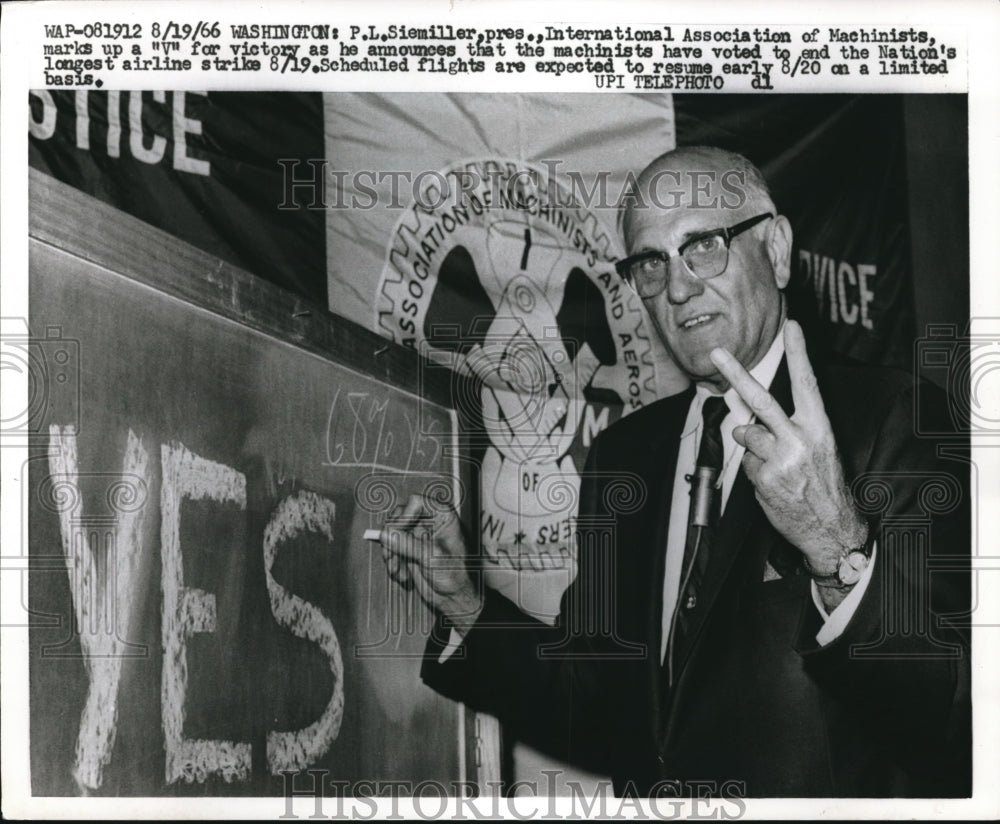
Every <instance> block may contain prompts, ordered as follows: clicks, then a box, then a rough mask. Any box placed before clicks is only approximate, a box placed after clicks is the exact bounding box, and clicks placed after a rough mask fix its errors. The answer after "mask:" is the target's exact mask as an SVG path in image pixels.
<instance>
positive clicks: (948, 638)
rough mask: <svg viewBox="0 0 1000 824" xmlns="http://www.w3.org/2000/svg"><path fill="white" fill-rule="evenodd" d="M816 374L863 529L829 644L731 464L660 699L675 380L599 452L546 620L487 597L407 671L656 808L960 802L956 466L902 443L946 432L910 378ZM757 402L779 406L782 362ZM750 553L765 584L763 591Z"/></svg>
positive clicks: (806, 591) (870, 372)
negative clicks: (775, 799)
mask: <svg viewBox="0 0 1000 824" xmlns="http://www.w3.org/2000/svg"><path fill="white" fill-rule="evenodd" d="M817 376H818V378H819V380H820V388H821V391H822V393H823V397H824V402H825V404H826V409H827V414H828V416H829V417H830V420H831V424H832V426H833V430H834V434H835V436H836V439H837V443H838V447H839V449H840V451H841V457H842V461H843V464H844V470H845V474H846V476H847V478H848V482H849V483H854V484H855V486H854V489H855V493H856V500H857V501H858V503H859V505H861V507H862V510H863V511H864V512H865V514H866V515H867V516H868V517H869V518H870V519H871V523H872V526H873V529H875V530H876V534H877V535H878V555H877V561H876V563H875V566H874V574H873V577H872V580H871V582H870V584H869V586H868V589H867V590H866V592H865V595H864V598H863V599H862V602H861V604H860V605H859V607H858V609H857V611H856V612H855V614H854V616H853V618H852V620H851V622H850V624H849V625H848V627H847V629H846V630H845V632H844V633H843V634H842V635H841V636H840V637H839V638H838V639H837V640H835V641H834V642H832V643H831V644H829V645H827V646H826V647H823V648H819V647H818V645H817V644H816V641H815V634H816V632H817V631H818V629H819V627H820V626H821V619H820V616H819V613H818V612H817V609H816V607H815V605H814V603H813V601H812V597H811V591H810V579H809V578H808V576H807V575H805V574H804V572H803V569H802V566H801V554H800V553H799V552H798V550H796V549H795V548H794V547H792V546H791V545H790V544H788V543H787V542H786V541H785V540H784V539H783V538H782V537H781V536H780V535H779V534H778V533H777V532H776V531H775V530H774V529H773V527H772V526H771V525H770V523H769V522H768V520H767V518H766V517H765V516H764V514H763V511H762V510H761V508H760V506H759V505H758V504H757V502H756V499H755V497H754V492H753V489H752V486H751V484H750V483H749V481H748V480H747V478H746V477H745V475H744V474H743V472H742V470H741V471H740V473H739V475H738V477H737V480H736V482H735V484H734V487H733V490H732V492H731V495H730V498H729V501H728V503H727V506H726V509H725V512H724V513H723V519H722V522H721V524H720V526H719V531H718V534H717V536H716V539H715V542H714V546H713V551H712V554H711V557H710V561H709V568H708V570H707V573H706V577H705V582H704V584H703V588H702V594H701V596H700V597H699V602H698V604H697V607H696V608H695V609H694V610H693V612H692V618H693V626H694V627H695V628H694V630H693V631H691V632H689V633H688V635H687V638H688V642H687V643H686V644H685V645H684V646H683V647H681V648H679V649H678V659H677V660H678V661H679V664H678V671H677V677H676V685H675V687H674V688H673V690H667V689H666V687H665V683H664V680H665V679H664V678H663V675H662V673H661V665H660V660H659V651H660V635H661V618H662V586H663V563H664V554H665V546H666V533H667V522H668V519H669V515H670V512H669V509H670V500H671V485H672V483H673V477H674V471H675V465H676V457H677V446H678V442H679V434H680V431H681V427H682V425H683V423H684V420H685V417H686V415H687V411H688V407H689V404H690V401H691V397H692V390H690V389H689V390H687V391H686V392H683V393H681V394H679V395H675V396H672V397H669V398H666V399H663V400H661V401H658V402H656V403H654V404H651V405H649V406H648V407H646V408H644V409H641V410H639V411H637V412H635V413H633V414H631V415H629V416H628V417H626V418H624V419H623V420H621V421H619V422H618V423H616V424H615V425H613V426H612V427H610V428H609V429H608V430H606V431H605V432H603V433H602V434H601V435H600V436H599V437H598V438H597V439H596V440H595V442H594V444H593V446H592V448H591V451H590V455H589V457H588V461H587V466H586V468H585V470H584V473H583V475H582V482H581V500H580V509H579V512H580V517H579V525H578V526H579V544H578V547H579V551H578V562H579V566H578V574H577V577H576V580H575V581H574V583H573V585H572V586H570V587H569V589H568V590H567V592H566V594H565V595H564V598H563V602H562V614H561V616H560V621H559V623H558V625H557V626H556V627H547V626H545V625H543V624H541V623H539V622H537V621H534V620H532V619H529V618H526V617H525V616H524V614H523V613H521V612H520V611H519V610H518V609H517V607H516V606H515V605H514V604H513V603H511V602H510V601H509V600H507V599H506V598H504V597H503V596H501V595H499V594H497V593H495V592H491V591H487V596H486V602H485V608H484V610H483V613H482V615H481V617H480V619H479V621H478V622H477V624H476V626H475V627H473V629H472V630H471V631H470V632H469V633H468V635H467V636H466V638H465V641H464V643H463V646H462V648H460V650H459V651H458V652H457V653H456V654H455V655H454V656H453V657H452V658H450V659H449V660H448V661H447V662H445V663H444V664H438V663H437V658H438V654H439V653H440V651H441V648H442V647H441V643H442V640H443V639H444V638H445V635H446V632H445V631H442V632H439V633H436V634H435V637H433V638H432V639H431V641H430V643H429V646H428V656H427V658H426V659H425V664H424V668H423V673H422V675H423V678H424V680H425V681H426V682H427V683H428V684H429V685H431V686H432V687H433V688H435V689H436V690H438V691H439V692H441V693H443V694H445V695H448V696H450V697H452V698H455V699H457V700H461V701H464V702H465V703H467V704H469V705H470V706H472V707H473V708H475V709H478V710H482V711H486V712H490V713H492V714H495V715H497V716H498V717H499V718H500V720H501V721H502V722H503V723H504V724H505V728H506V729H507V730H508V731H510V732H512V733H513V734H514V735H515V736H517V737H519V738H521V739H523V740H526V741H528V742H529V743H532V744H534V745H535V746H538V747H541V748H542V749H544V750H545V751H547V752H549V753H551V754H552V755H554V756H556V757H559V758H562V759H564V760H568V761H570V762H572V763H577V764H579V765H581V766H584V767H587V768H589V769H592V770H597V771H600V772H603V773H604V774H609V775H611V776H612V777H613V779H614V781H615V785H616V788H617V789H618V791H619V792H623V791H626V790H628V791H633V790H634V791H637V792H639V793H644V794H645V793H661V794H665V795H670V794H671V793H672V792H677V791H679V792H682V793H684V792H686V790H685V789H684V788H683V786H680V787H678V785H677V784H676V783H669V782H677V781H680V782H694V781H711V782H715V783H714V787H715V792H716V793H719V794H723V795H726V794H735V793H740V794H745V795H747V796H749V797H768V796H817V797H823V796H841V797H853V796H963V795H968V794H969V793H970V792H971V767H970V761H971V754H970V749H971V743H970V724H971V721H970V708H969V655H968V645H967V643H966V639H965V637H964V635H963V632H962V631H957V630H955V629H954V628H952V627H949V626H942V625H941V623H942V622H941V621H940V620H939V617H940V616H942V615H944V614H946V613H961V612H963V611H967V610H968V608H969V607H968V605H969V576H968V572H967V570H964V569H962V566H963V564H962V556H966V557H967V556H968V553H969V551H970V545H969V507H968V503H969V499H968V476H969V467H968V464H967V463H964V462H963V461H961V460H958V461H956V460H948V459H945V458H942V457H941V456H939V455H938V454H937V451H938V450H937V447H938V442H937V441H936V440H935V439H934V438H925V437H920V436H919V435H918V434H917V432H916V429H917V424H918V423H919V425H920V427H922V428H923V429H925V430H926V429H937V428H940V427H945V426H946V425H947V424H946V420H945V411H944V407H943V405H942V404H940V403H936V402H934V401H933V400H931V401H928V397H929V394H930V392H931V388H930V387H928V386H922V387H921V389H920V391H919V393H918V392H917V391H916V389H915V387H914V385H913V382H912V380H911V379H910V377H909V376H908V375H905V374H902V373H897V372H893V371H889V370H885V369H881V368H875V367H863V366H850V367H848V366H843V365H841V366H831V367H828V368H827V369H825V370H817ZM771 391H772V394H774V396H775V397H776V398H777V399H778V400H779V402H781V404H782V406H783V407H784V408H785V409H786V411H789V412H790V411H791V406H792V404H791V392H790V386H789V379H788V371H787V367H786V366H785V364H784V363H782V366H781V368H780V369H779V371H778V374H777V376H776V377H775V380H774V382H773V383H772V386H771ZM918 394H919V396H920V400H921V401H922V402H923V403H922V406H923V408H922V409H921V412H920V415H921V417H919V419H918V418H917V416H916V415H915V404H916V396H917V395H918ZM938 400H940V399H938ZM932 416H937V417H932ZM929 554H930V555H932V556H933V559H934V562H935V563H939V562H940V559H941V558H942V557H946V556H948V555H954V556H956V559H957V560H956V563H955V564H954V566H955V567H957V570H953V571H950V572H945V571H940V570H939V571H935V572H930V571H929V565H928V563H927V557H928V555H929ZM768 561H769V562H770V563H771V566H772V567H773V568H774V569H776V570H777V571H778V572H779V573H780V574H781V575H782V576H783V577H781V578H780V579H777V580H769V581H765V580H764V577H765V576H764V571H765V566H766V564H767V562H768ZM954 623H957V624H960V623H961V620H960V619H959V621H957V622H954ZM442 629H443V628H442ZM630 781H631V782H633V786H632V787H627V782H630ZM663 781H666V782H668V783H666V784H660V783H658V782H663ZM734 782H735V783H734ZM702 792H704V791H702Z"/></svg>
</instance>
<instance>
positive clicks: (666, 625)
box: [660, 325, 875, 661]
mask: <svg viewBox="0 0 1000 824" xmlns="http://www.w3.org/2000/svg"><path fill="white" fill-rule="evenodd" d="M784 354H785V337H784V325H782V328H781V329H779V330H778V334H777V336H776V337H775V339H774V341H773V342H772V343H771V347H770V348H769V349H768V350H767V353H766V354H765V355H764V357H763V358H762V359H761V361H760V363H758V364H757V365H756V366H755V367H754V368H753V369H751V370H750V374H751V375H752V376H753V377H754V379H755V380H756V381H757V382H758V383H759V384H760V385H761V386H767V387H770V385H771V382H772V381H773V380H774V376H775V373H776V372H777V371H778V366H779V365H780V364H781V359H782V358H783V357H784ZM713 394H716V393H714V392H713V391H712V389H711V388H709V387H708V386H706V385H704V384H698V385H697V386H696V387H695V395H694V399H693V400H692V401H691V407H690V409H689V410H688V416H687V420H686V421H685V422H684V429H683V431H682V432H681V442H680V446H679V447H678V451H677V469H676V471H675V472H674V486H673V495H672V497H671V501H670V523H669V525H668V529H667V559H666V570H665V572H664V576H663V619H662V620H663V624H662V630H663V631H662V635H661V640H660V660H661V661H662V660H663V658H664V656H665V655H666V652H667V640H668V639H669V636H670V621H671V617H672V616H673V614H674V608H675V606H676V605H677V596H678V592H679V590H680V581H681V567H682V566H683V561H684V544H685V542H686V541H687V530H688V510H689V509H690V504H691V485H690V483H689V482H688V481H687V480H686V476H687V475H690V474H692V473H693V472H694V469H695V461H696V459H697V455H698V444H699V443H701V428H702V417H701V410H702V406H703V405H704V403H705V399H706V398H708V397H709V396H711V395H713ZM723 397H725V399H726V405H727V406H728V407H729V414H728V415H726V417H725V418H723V420H722V424H721V427H720V429H721V432H722V448H723V454H722V474H721V478H720V481H721V486H722V489H721V491H722V500H721V506H722V509H721V511H723V512H725V507H726V502H727V501H728V500H729V493H730V492H731V491H732V489H733V483H734V482H735V480H736V476H737V474H738V473H739V471H740V463H741V461H742V460H743V454H744V453H745V452H746V449H745V448H744V447H742V446H740V445H739V444H738V443H736V441H735V440H733V430H734V429H735V428H736V427H737V426H741V425H743V424H747V423H751V422H752V421H753V419H754V416H753V413H752V412H751V411H750V407H748V406H747V405H746V403H744V402H743V399H742V398H741V397H740V396H739V394H737V392H736V390H735V389H733V388H732V387H730V388H729V390H728V391H727V392H726V393H725V395H724V396H723ZM874 561H875V555H874V552H873V553H872V562H871V563H869V564H868V567H867V569H866V570H865V571H864V573H863V574H862V577H861V579H860V580H859V581H858V583H857V585H855V587H854V589H853V590H851V592H850V593H849V594H848V595H847V597H846V598H844V600H843V601H842V602H841V603H840V604H839V605H838V606H837V608H836V609H834V610H833V612H831V613H829V614H827V612H826V608H825V607H824V606H823V601H822V599H821V598H820V595H819V588H818V587H817V586H816V583H815V582H813V583H812V595H813V602H814V603H815V604H816V608H817V609H818V610H819V612H820V615H821V616H822V617H823V620H824V623H823V626H822V628H821V629H820V631H819V632H818V633H817V634H816V641H817V643H819V644H820V645H825V644H828V643H830V642H831V641H833V640H834V639H835V638H837V637H838V636H839V635H840V634H841V633H842V632H843V631H844V628H845V627H846V626H847V624H848V622H849V621H850V619H851V616H852V615H854V611H855V610H856V609H857V606H858V603H859V602H860V601H861V597H862V596H863V595H864V593H865V590H866V589H867V587H868V581H869V580H870V579H871V574H872V567H873V565H874ZM769 571H772V572H773V570H769ZM774 575H775V576H777V573H776V572H775V573H774Z"/></svg>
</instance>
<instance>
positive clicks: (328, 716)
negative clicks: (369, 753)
mask: <svg viewBox="0 0 1000 824" xmlns="http://www.w3.org/2000/svg"><path fill="white" fill-rule="evenodd" d="M336 520H337V507H336V505H335V504H334V503H333V501H330V500H327V499H326V498H323V497H320V496H319V495H317V494H316V493H314V492H309V491H307V490H302V491H300V492H299V493H298V494H296V495H291V496H289V497H287V498H285V499H284V500H282V501H281V503H280V504H278V507H277V509H276V510H275V511H274V514H273V515H272V516H271V520H270V521H269V522H268V524H267V526H266V527H265V529H264V572H265V574H266V576H267V594H268V596H269V597H270V599H271V612H272V613H273V614H274V618H275V620H276V621H277V622H278V623H279V624H281V625H282V626H284V627H288V628H289V629H290V630H291V631H292V632H293V633H294V634H295V635H297V636H299V637H300V638H307V639H308V640H310V641H312V642H313V643H315V644H318V645H319V647H320V649H322V650H323V652H324V653H325V654H326V657H327V658H328V659H329V661H330V671H331V672H332V673H333V695H332V696H331V697H330V701H329V703H328V704H327V705H326V708H325V709H324V710H323V713H322V714H321V715H320V717H319V718H317V719H316V720H315V721H314V722H313V723H312V724H310V725H309V726H308V727H306V728H305V729H302V730H296V731H294V732H269V733H268V735H267V765H268V768H269V769H270V770H271V774H272V775H279V774H280V773H281V772H282V771H283V770H302V769H305V768H306V767H307V766H309V765H310V764H313V763H315V762H316V761H317V760H318V759H319V758H321V757H322V756H323V755H324V754H325V753H326V751H327V750H328V749H329V748H330V745H331V744H332V743H333V742H334V740H336V738H337V734H338V733H339V732H340V722H341V721H342V720H343V717H344V662H343V659H342V658H341V654H340V642H339V641H338V640H337V633H336V631H335V630H334V628H333V624H332V623H331V622H330V620H329V619H328V618H327V617H326V616H325V615H324V614H323V613H322V611H320V609H319V608H318V607H316V606H314V605H313V604H310V603H309V602H308V601H306V600H305V599H304V598H300V597H299V596H298V595H295V594H294V593H293V592H289V591H288V590H287V589H286V588H285V587H283V586H282V585H281V584H279V583H278V582H277V581H276V580H275V579H274V575H273V574H272V569H273V568H274V561H275V558H277V556H278V549H279V547H280V546H281V545H282V544H283V543H285V542H286V541H288V540H291V539H292V538H294V537H295V536H296V535H299V534H300V533H302V532H317V533H321V534H322V535H324V536H325V537H326V538H327V540H329V541H330V542H331V543H332V542H333V540H334V538H333V530H334V526H335V523H336Z"/></svg>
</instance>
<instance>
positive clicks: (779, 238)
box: [766, 215, 792, 289]
mask: <svg viewBox="0 0 1000 824" xmlns="http://www.w3.org/2000/svg"><path fill="white" fill-rule="evenodd" d="M766 243H767V256H768V257H769V258H770V260H771V268H772V269H774V281H775V283H777V285H778V288H779V289H784V288H785V287H786V286H787V285H788V281H789V279H790V278H791V276H792V226H791V224H790V223H789V222H788V218H787V217H785V216H784V215H778V216H777V217H776V218H775V219H774V220H772V221H771V225H770V226H769V227H768V229H767V240H766Z"/></svg>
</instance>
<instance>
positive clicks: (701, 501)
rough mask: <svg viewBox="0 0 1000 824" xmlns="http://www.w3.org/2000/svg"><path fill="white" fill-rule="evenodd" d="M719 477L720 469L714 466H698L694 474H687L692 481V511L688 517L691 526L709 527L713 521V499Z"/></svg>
mask: <svg viewBox="0 0 1000 824" xmlns="http://www.w3.org/2000/svg"><path fill="white" fill-rule="evenodd" d="M718 477H719V470H718V469H716V468H715V467H714V466H696V467H695V468H694V475H688V476H687V480H688V481H689V482H690V483H691V512H690V516H689V518H688V520H689V522H690V525H691V526H700V527H707V526H708V525H709V524H710V523H711V512H712V499H713V498H714V497H715V481H716V479H717V478H718Z"/></svg>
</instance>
